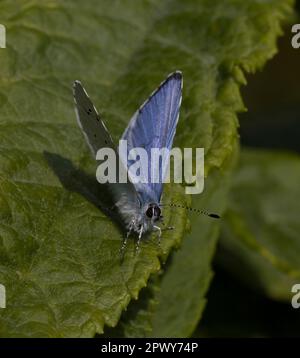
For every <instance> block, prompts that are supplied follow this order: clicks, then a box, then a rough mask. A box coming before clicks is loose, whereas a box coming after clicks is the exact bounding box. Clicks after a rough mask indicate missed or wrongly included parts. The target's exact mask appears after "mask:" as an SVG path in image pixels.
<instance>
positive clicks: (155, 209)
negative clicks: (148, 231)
mask: <svg viewBox="0 0 300 358" xmlns="http://www.w3.org/2000/svg"><path fill="white" fill-rule="evenodd" d="M145 215H146V217H147V218H148V219H150V220H151V221H158V220H159V219H160V218H161V209H160V207H159V205H158V204H156V203H150V204H148V205H147V207H146V212H145Z"/></svg>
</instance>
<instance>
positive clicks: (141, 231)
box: [135, 225, 144, 253]
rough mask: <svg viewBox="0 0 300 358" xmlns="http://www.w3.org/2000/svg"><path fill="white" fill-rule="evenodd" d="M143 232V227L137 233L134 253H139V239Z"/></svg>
mask: <svg viewBox="0 0 300 358" xmlns="http://www.w3.org/2000/svg"><path fill="white" fill-rule="evenodd" d="M143 232H144V228H143V225H142V226H141V229H140V232H139V237H138V241H137V243H136V247H135V252H136V253H138V252H139V251H140V243H141V238H142V235H143Z"/></svg>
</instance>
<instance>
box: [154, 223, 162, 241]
mask: <svg viewBox="0 0 300 358" xmlns="http://www.w3.org/2000/svg"><path fill="white" fill-rule="evenodd" d="M153 228H154V229H155V230H156V231H158V236H157V238H158V246H160V238H161V228H160V227H159V226H156V225H154V226H153Z"/></svg>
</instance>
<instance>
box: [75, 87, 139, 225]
mask: <svg viewBox="0 0 300 358" xmlns="http://www.w3.org/2000/svg"><path fill="white" fill-rule="evenodd" d="M74 100H75V110H76V116H77V121H78V124H79V127H80V128H81V130H82V132H83V134H84V136H85V139H86V141H87V143H88V145H89V147H90V149H91V152H92V154H93V156H94V158H96V153H97V151H98V150H99V149H100V148H104V147H108V148H111V149H113V150H114V151H115V154H116V159H117V160H116V162H117V163H119V160H118V159H119V155H118V151H117V150H116V147H115V145H114V143H113V140H112V138H111V136H110V134H109V132H108V130H107V128H106V126H105V124H104V123H103V121H102V120H101V118H100V115H99V114H98V112H97V110H96V108H95V107H94V105H93V103H92V101H91V100H90V98H89V96H88V94H87V92H86V91H85V89H84V88H83V86H82V85H81V83H80V82H79V81H75V82H74ZM124 170H125V171H126V172H127V169H126V168H124ZM118 177H119V167H118V165H117V178H118ZM107 187H108V190H109V192H110V193H111V195H112V197H113V200H114V203H115V205H116V207H118V209H119V212H120V214H121V216H122V217H123V219H124V221H125V223H126V224H128V223H129V222H130V220H131V219H132V216H133V215H134V213H135V212H136V211H137V210H138V209H139V207H140V202H139V198H138V194H137V191H136V189H135V187H134V185H133V184H132V183H131V181H130V180H127V183H118V182H117V183H107Z"/></svg>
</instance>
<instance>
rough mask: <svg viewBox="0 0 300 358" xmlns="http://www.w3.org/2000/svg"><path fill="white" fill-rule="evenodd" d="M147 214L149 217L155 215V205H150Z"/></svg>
mask: <svg viewBox="0 0 300 358" xmlns="http://www.w3.org/2000/svg"><path fill="white" fill-rule="evenodd" d="M146 215H147V216H148V218H152V216H153V207H152V206H149V208H148V209H147V210H146Z"/></svg>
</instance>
